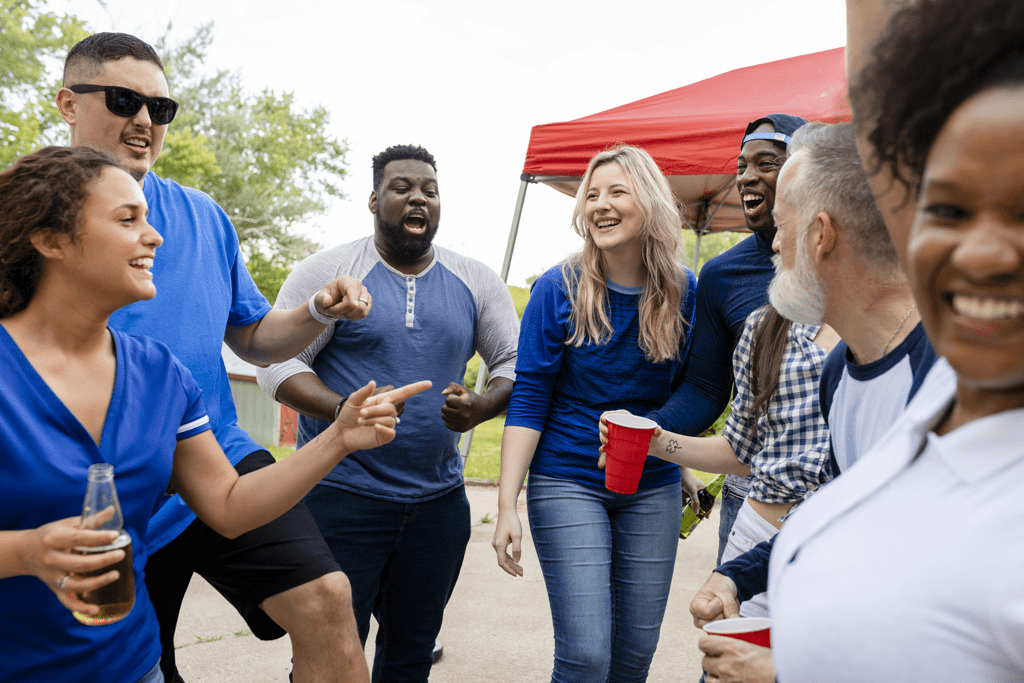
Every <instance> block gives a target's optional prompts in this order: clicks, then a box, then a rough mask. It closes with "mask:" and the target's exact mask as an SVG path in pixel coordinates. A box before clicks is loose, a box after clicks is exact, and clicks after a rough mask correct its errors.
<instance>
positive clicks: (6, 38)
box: [0, 0, 87, 168]
mask: <svg viewBox="0 0 1024 683" xmlns="http://www.w3.org/2000/svg"><path fill="white" fill-rule="evenodd" d="M41 5H42V3H40V2H36V1H35V0H0V168H6V167H7V166H9V165H10V164H11V163H13V162H14V161H15V160H16V159H17V158H18V157H20V156H23V155H25V154H28V153H29V152H32V151H34V150H36V149H39V148H40V147H43V146H45V145H48V144H66V136H64V135H63V132H64V129H63V126H62V125H61V124H62V123H63V122H62V121H61V118H60V114H58V113H57V108H56V107H55V106H54V104H53V100H54V97H55V96H56V93H57V90H59V89H60V76H59V75H57V76H56V77H55V76H54V74H57V73H59V71H60V68H61V65H62V64H63V60H64V55H65V54H67V51H68V50H69V49H71V47H72V46H73V45H74V44H75V43H77V42H78V41H79V40H81V39H82V38H84V37H85V36H86V35H87V32H86V30H85V28H84V25H83V23H82V21H81V20H79V19H76V18H74V17H71V16H68V15H62V14H56V13H54V12H44V11H42V10H41V9H40V7H41Z"/></svg>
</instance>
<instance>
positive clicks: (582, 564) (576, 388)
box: [493, 146, 701, 681]
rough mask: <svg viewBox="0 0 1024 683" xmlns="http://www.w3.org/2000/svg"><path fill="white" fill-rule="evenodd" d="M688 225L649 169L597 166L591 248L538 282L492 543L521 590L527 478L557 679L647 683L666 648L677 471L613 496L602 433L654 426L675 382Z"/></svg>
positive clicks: (660, 468)
mask: <svg viewBox="0 0 1024 683" xmlns="http://www.w3.org/2000/svg"><path fill="white" fill-rule="evenodd" d="M680 225H681V221H680V217H679V212H678V209H677V204H676V201H675V199H674V198H673V196H672V193H671V190H670V189H669V187H668V183H667V181H666V180H665V178H664V176H662V174H661V172H660V171H659V170H658V167H657V165H656V164H655V163H654V161H653V160H652V159H651V157H650V155H648V154H647V153H646V152H644V151H643V150H642V149H639V148H637V147H630V146H620V147H616V148H614V149H611V150H608V151H605V152H601V153H600V154H598V155H597V156H595V157H594V158H593V159H591V161H590V165H589V167H588V168H587V172H586V175H585V176H584V177H583V181H582V183H581V184H580V189H579V191H578V192H577V193H576V209H575V211H574V214H573V227H574V229H575V230H576V232H578V233H579V234H580V236H582V237H583V239H584V245H583V249H582V250H581V251H580V252H579V253H577V254H575V255H573V256H572V257H570V258H569V259H568V260H567V261H566V262H565V263H563V264H561V265H560V266H556V267H555V268H552V269H551V270H549V271H548V272H546V273H544V274H543V275H542V276H541V277H540V278H538V279H537V281H536V282H535V283H534V285H533V290H532V292H531V295H530V302H529V304H528V305H527V307H526V311H525V313H524V315H523V321H522V328H521V332H520V338H519V359H518V363H517V365H516V374H517V379H516V384H515V388H514V389H513V392H512V399H511V403H510V405H509V409H508V418H507V420H506V422H505V433H504V438H503V441H502V449H501V488H500V490H499V504H498V520H497V524H496V529H495V533H494V543H493V545H494V549H495V551H496V552H497V558H498V565H499V566H500V567H501V568H502V569H503V570H505V571H506V572H508V573H509V574H511V575H513V576H521V575H522V573H523V570H522V567H521V566H520V565H519V560H520V549H521V542H522V527H521V524H520V520H519V515H518V512H517V511H516V500H517V498H518V496H519V491H520V489H521V487H522V485H523V481H524V479H525V477H526V472H527V470H529V472H530V480H529V484H528V487H527V508H528V513H529V519H530V530H531V532H532V534H533V542H534V546H535V547H536V549H537V555H538V558H539V559H540V564H541V569H542V571H543V573H544V581H545V584H546V585H547V589H548V599H549V601H550V603H551V614H552V619H553V621H554V629H555V664H554V672H553V674H552V681H609V680H613V681H643V680H645V679H646V678H647V671H648V669H649V667H650V663H651V659H652V658H653V656H654V650H655V648H656V647H657V644H658V637H659V634H660V629H661V620H662V617H663V616H664V613H665V604H666V601H667V599H668V591H669V585H670V584H671V580H672V571H673V568H674V564H675V556H676V545H677V543H678V532H679V523H680V514H681V510H682V502H681V493H680V483H679V482H680V468H679V467H678V466H676V465H672V464H670V463H667V462H664V461H661V460H658V459H655V458H649V459H648V462H647V464H646V465H645V467H644V473H643V477H642V478H641V480H640V485H639V489H638V490H637V492H636V493H633V494H620V493H613V492H611V491H608V490H607V489H605V487H604V472H603V471H602V470H600V469H598V466H597V459H598V450H599V447H600V441H599V435H598V419H599V418H600V415H601V413H602V412H604V411H606V410H614V409H619V408H624V409H627V410H629V411H630V412H633V413H635V414H638V415H647V414H651V413H652V411H657V410H658V409H659V408H661V407H662V406H663V405H664V404H665V402H666V400H667V399H668V397H669V395H670V394H671V393H672V388H673V386H674V385H675V384H676V383H677V381H678V380H679V378H680V374H681V372H682V367H683V363H684V361H685V359H686V354H687V350H688V348H689V342H690V333H691V329H690V327H691V325H692V321H693V311H694V308H693V292H694V288H695V286H696V278H695V277H694V275H693V273H691V272H690V271H688V270H687V269H685V268H684V267H683V266H681V265H680V264H679V261H678V258H679V256H680V254H679V252H680V244H679V233H680ZM677 418H678V416H673V415H665V414H662V415H659V416H658V419H659V420H666V421H668V422H672V421H673V419H677ZM682 476H683V477H685V479H684V486H685V488H686V490H687V492H688V493H690V495H691V498H692V499H693V500H696V492H697V490H698V488H699V487H700V486H701V484H700V482H699V481H697V480H696V479H695V478H694V477H693V476H692V475H691V474H690V473H689V471H688V470H686V469H685V468H683V475H682ZM509 545H511V546H512V549H511V554H510V553H509V551H508V546H509Z"/></svg>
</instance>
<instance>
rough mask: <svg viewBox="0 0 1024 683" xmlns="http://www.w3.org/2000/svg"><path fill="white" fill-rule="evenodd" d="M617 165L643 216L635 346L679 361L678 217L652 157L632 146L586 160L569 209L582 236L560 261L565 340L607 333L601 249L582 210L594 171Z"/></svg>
mask: <svg viewBox="0 0 1024 683" xmlns="http://www.w3.org/2000/svg"><path fill="white" fill-rule="evenodd" d="M610 163H617V164H618V165H619V166H620V167H621V168H622V170H623V172H624V173H625V174H626V177H627V178H628V179H629V183H630V185H631V186H632V188H631V189H632V194H633V197H634V199H635V200H636V203H637V206H638V207H639V208H640V212H641V214H642V215H643V218H644V221H643V225H642V226H641V228H640V239H641V240H642V248H641V261H642V264H643V268H644V276H645V282H644V288H643V294H641V296H640V339H639V341H640V348H641V349H642V350H643V352H644V355H645V356H646V357H647V359H648V360H649V361H651V362H654V363H660V362H664V361H668V360H673V359H675V360H678V358H679V347H680V341H681V340H682V339H683V335H684V334H685V332H684V329H683V326H684V322H683V315H682V313H681V312H680V310H679V306H680V302H681V300H682V297H683V295H684V292H685V287H686V284H685V283H686V274H685V271H684V269H683V266H682V265H681V264H680V263H679V260H678V259H679V257H680V255H681V254H680V251H681V246H680V231H681V229H682V220H681V219H680V216H679V208H678V204H677V202H676V200H675V197H674V196H673V195H672V190H671V189H670V188H669V186H668V181H667V180H665V176H664V175H662V173H661V171H660V170H659V169H658V165H657V164H655V163H654V160H653V159H652V158H651V155H650V154H648V153H647V152H645V151H644V150H642V149H640V148H639V147H633V146H631V145H618V146H616V147H613V148H612V149H609V150H605V151H604V152H601V153H599V154H597V155H596V156H594V158H593V159H591V160H590V164H589V166H588V167H587V172H586V174H585V175H584V176H583V181H582V182H581V183H580V187H579V190H577V191H576V208H575V210H574V211H573V217H572V225H573V229H574V230H575V231H576V232H577V233H578V234H579V235H580V236H581V237H582V238H583V249H581V250H580V251H579V252H577V253H575V254H573V255H572V256H570V257H569V258H568V259H567V260H566V261H565V263H564V264H562V279H563V280H564V282H565V285H566V290H567V291H568V295H569V304H570V307H571V312H570V314H569V321H570V323H571V324H572V328H573V329H572V333H571V335H570V336H569V339H567V340H566V344H568V345H569V346H577V347H578V346H582V345H583V344H584V343H586V342H591V343H594V344H603V343H605V342H606V341H608V339H609V338H610V337H611V334H612V324H611V321H610V320H609V319H608V310H607V299H608V285H607V283H606V282H605V276H604V267H603V264H602V255H601V250H600V249H598V247H597V245H596V244H594V240H593V238H592V237H591V235H590V229H589V227H588V225H587V218H586V214H585V213H584V209H585V206H586V201H587V190H588V188H589V186H590V178H591V176H592V175H593V174H594V170H595V169H596V168H598V167H599V166H603V165H604V164H610Z"/></svg>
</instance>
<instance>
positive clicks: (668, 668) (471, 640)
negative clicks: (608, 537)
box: [174, 484, 718, 683]
mask: <svg viewBox="0 0 1024 683" xmlns="http://www.w3.org/2000/svg"><path fill="white" fill-rule="evenodd" d="M466 492H467V495H468V497H469V503H470V507H471V510H472V520H473V532H472V536H471V538H470V541H469V548H468V549H467V551H466V559H465V562H464V564H463V566H462V573H461V575H460V577H459V583H458V585H457V586H456V588H455V593H454V595H452V599H451V601H450V602H449V603H448V608H447V610H446V611H445V622H444V626H443V627H442V628H441V635H440V639H441V642H442V643H444V658H443V659H442V660H441V661H440V662H438V663H437V664H436V665H435V666H434V668H433V670H432V671H431V674H430V680H431V681H432V682H433V683H473V682H475V681H487V682H488V683H513V682H515V683H533V682H536V683H543V682H545V681H549V680H550V679H551V666H552V661H553V657H554V637H553V634H552V627H551V612H550V610H549V608H548V600H547V593H546V592H545V589H544V580H543V578H542V577H541V572H540V567H539V565H538V563H537V555H536V553H535V552H534V550H533V543H532V541H531V540H530V535H529V534H530V530H529V526H528V525H527V523H526V514H525V493H524V494H522V495H520V499H519V506H520V514H521V517H522V520H523V527H524V528H523V531H524V534H525V538H524V543H523V558H522V565H523V568H524V576H523V577H521V578H513V577H511V576H508V575H507V574H505V573H504V572H503V571H501V570H500V569H499V568H498V565H497V561H496V558H495V553H494V550H493V549H492V548H491V537H492V535H493V533H494V523H493V519H494V518H495V517H496V516H497V511H498V490H497V488H495V487H494V486H488V485H472V484H471V485H469V486H467V487H466ZM484 520H488V521H484ZM717 528H718V518H717V515H715V516H713V518H712V519H711V520H710V521H708V522H705V523H704V524H703V525H701V527H700V528H699V529H697V531H695V532H694V533H693V535H692V536H690V538H688V539H686V540H685V541H680V542H679V554H678V556H677V561H676V570H675V576H674V578H673V580H672V592H671V594H670V596H669V604H668V611H667V613H666V615H665V622H664V625H663V627H662V630H661V641H660V643H659V646H658V651H657V653H656V654H655V656H654V662H653V664H652V665H651V673H650V677H649V678H648V680H649V681H651V683H668V682H669V681H672V682H673V683H676V682H678V681H697V679H698V678H699V677H700V659H701V657H700V652H699V651H698V650H697V640H698V639H699V638H700V634H701V632H700V631H698V630H697V629H696V628H695V627H694V626H693V621H692V619H691V618H690V613H689V610H688V607H689V604H690V599H691V597H692V596H693V593H694V592H695V591H696V590H697V589H698V588H700V586H701V585H703V583H704V581H705V579H707V577H708V574H710V572H711V570H712V569H713V567H714V563H715V556H716V554H717V552H718V534H717ZM375 627H376V624H375V623H373V622H372V620H371V630H370V637H369V640H368V646H367V648H366V650H367V660H368V661H370V660H372V657H373V638H374V633H375V630H376V628H375ZM174 642H175V645H176V646H177V647H178V651H177V660H178V668H179V669H180V670H181V674H182V677H183V678H184V679H185V680H186V681H188V683H203V682H209V683H213V682H217V683H281V682H283V681H287V680H288V672H289V671H290V670H291V644H290V643H289V641H288V638H287V637H285V638H280V639H278V640H275V641H270V642H267V641H260V640H258V639H257V638H255V637H254V636H253V635H251V634H250V633H249V631H248V629H247V628H246V624H245V622H244V621H243V620H242V618H241V617H239V616H238V613H237V612H235V611H234V609H233V608H232V607H231V606H230V605H229V604H228V603H227V602H226V601H225V600H224V599H223V598H221V596H220V595H219V594H218V593H217V592H216V591H215V590H214V589H213V588H211V587H210V585H209V584H207V583H206V582H205V581H203V580H202V579H201V578H199V577H198V576H197V577H194V578H193V581H192V584H191V586H190V587H189V591H188V594H187V596H186V598H185V603H184V605H183V607H182V611H181V618H180V620H179V622H178V630H177V632H176V633H175V639H174Z"/></svg>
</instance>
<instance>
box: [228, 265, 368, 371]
mask: <svg viewBox="0 0 1024 683" xmlns="http://www.w3.org/2000/svg"><path fill="white" fill-rule="evenodd" d="M363 302H366V303H363ZM371 303H372V299H371V297H370V293H369V292H368V291H366V287H363V284H362V283H361V282H360V281H359V280H356V279H355V278H351V277H348V276H347V275H343V276H342V277H339V278H335V279H334V280H331V281H330V282H328V283H327V284H326V285H324V286H323V288H322V289H321V290H320V291H319V292H318V293H317V294H316V298H315V305H316V310H317V312H318V313H319V314H320V315H322V316H324V317H327V318H331V319H334V320H340V319H344V320H359V319H360V318H365V317H366V314H367V313H369V311H370V306H371ZM324 327H325V325H324V323H321V322H318V321H317V320H316V319H315V318H314V317H313V316H312V314H310V312H309V304H308V302H304V303H302V304H299V305H298V306H296V307H295V308H293V309H291V310H285V309H279V308H275V309H273V310H271V311H269V312H268V313H267V314H266V315H265V316H263V317H262V318H261V319H259V320H257V321H256V322H254V323H252V324H251V325H246V326H245V327H232V326H230V325H229V326H228V327H227V329H225V330H224V341H225V342H226V343H227V345H228V346H229V347H230V348H231V350H232V351H234V352H235V354H236V355H238V357H239V358H241V359H242V360H244V361H247V362H249V363H252V364H253V365H258V366H260V367H266V366H267V365H269V364H271V363H280V362H282V361H286V360H289V359H290V358H294V357H295V356H297V355H298V354H299V352H300V351H303V350H304V349H305V348H306V347H307V346H309V345H310V344H312V343H313V340H315V339H316V338H317V337H318V336H319V335H320V333H321V332H323V331H324Z"/></svg>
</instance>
